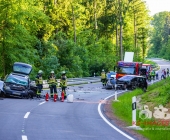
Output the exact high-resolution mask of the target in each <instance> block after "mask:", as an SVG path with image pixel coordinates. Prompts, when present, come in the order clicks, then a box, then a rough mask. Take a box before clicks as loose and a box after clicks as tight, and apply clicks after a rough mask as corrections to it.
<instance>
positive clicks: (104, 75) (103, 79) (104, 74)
mask: <svg viewBox="0 0 170 140" xmlns="http://www.w3.org/2000/svg"><path fill="white" fill-rule="evenodd" d="M101 82H102V84H103V86H106V73H105V71H104V69H103V70H102V72H101Z"/></svg>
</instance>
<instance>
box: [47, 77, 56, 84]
mask: <svg viewBox="0 0 170 140" xmlns="http://www.w3.org/2000/svg"><path fill="white" fill-rule="evenodd" d="M48 84H49V85H57V80H56V77H55V76H49V77H48Z"/></svg>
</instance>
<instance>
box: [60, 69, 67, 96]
mask: <svg viewBox="0 0 170 140" xmlns="http://www.w3.org/2000/svg"><path fill="white" fill-rule="evenodd" d="M60 87H61V90H62V92H64V99H66V97H67V96H66V88H67V76H66V72H65V71H62V75H61V79H60Z"/></svg>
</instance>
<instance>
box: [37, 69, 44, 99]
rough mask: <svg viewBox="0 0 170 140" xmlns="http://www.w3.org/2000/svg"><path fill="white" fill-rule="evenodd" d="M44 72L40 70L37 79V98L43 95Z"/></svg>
mask: <svg viewBox="0 0 170 140" xmlns="http://www.w3.org/2000/svg"><path fill="white" fill-rule="evenodd" d="M42 72H43V71H42V70H39V71H38V74H37V76H36V78H35V83H36V86H37V98H40V95H41V91H42V89H43V78H42Z"/></svg>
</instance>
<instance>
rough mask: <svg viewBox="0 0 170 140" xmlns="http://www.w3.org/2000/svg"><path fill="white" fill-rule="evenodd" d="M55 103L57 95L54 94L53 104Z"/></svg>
mask: <svg viewBox="0 0 170 140" xmlns="http://www.w3.org/2000/svg"><path fill="white" fill-rule="evenodd" d="M56 101H57V94H56V93H55V94H54V102H56Z"/></svg>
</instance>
